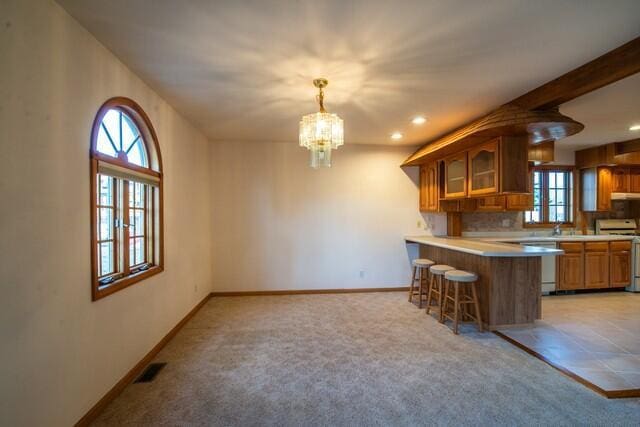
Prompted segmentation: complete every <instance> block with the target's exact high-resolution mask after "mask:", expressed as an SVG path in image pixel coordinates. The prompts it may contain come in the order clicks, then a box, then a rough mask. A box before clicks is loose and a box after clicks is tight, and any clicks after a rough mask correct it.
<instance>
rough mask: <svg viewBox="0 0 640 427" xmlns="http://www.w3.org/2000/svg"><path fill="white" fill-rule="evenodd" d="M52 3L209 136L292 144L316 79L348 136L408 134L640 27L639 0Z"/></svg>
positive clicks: (383, 139)
mask: <svg viewBox="0 0 640 427" xmlns="http://www.w3.org/2000/svg"><path fill="white" fill-rule="evenodd" d="M58 1H59V3H61V4H62V6H63V7H65V8H66V10H68V11H69V12H70V13H71V14H72V15H73V16H74V17H75V18H76V19H78V21H80V22H81V23H82V24H83V25H84V26H85V27H86V28H88V29H89V31H91V32H92V33H93V34H94V35H95V36H96V38H97V39H98V40H100V41H101V42H102V43H104V44H105V45H106V46H107V47H108V48H110V49H111V50H112V51H113V52H114V53H115V54H116V55H117V56H118V57H119V58H121V60H122V61H123V62H124V63H126V64H127V65H128V66H129V67H130V68H131V69H132V70H133V71H134V72H136V73H137V74H138V75H140V76H141V77H142V78H143V79H144V80H145V81H146V82H147V83H148V84H149V85H150V86H152V87H153V88H154V89H156V90H157V91H158V92H159V93H160V94H161V95H162V96H163V97H164V98H165V99H167V101H169V102H170V103H171V104H172V105H173V106H174V107H175V108H176V109H177V110H179V111H180V112H182V113H183V114H184V115H185V116H186V117H187V118H189V119H190V120H191V121H192V122H193V123H194V124H195V125H196V126H198V127H199V128H200V129H202V130H203V131H204V132H205V133H206V134H207V135H208V136H209V138H210V139H211V140H214V141H215V140H221V141H291V142H295V141H297V132H298V120H299V118H300V116H301V115H303V114H306V113H309V112H314V111H316V109H317V106H316V105H315V94H316V92H315V88H314V87H313V86H312V83H311V81H312V79H313V78H315V77H320V76H322V77H326V78H328V79H329V82H330V83H329V87H328V88H327V89H326V100H325V104H326V106H327V109H328V110H329V111H331V112H335V113H338V114H339V115H340V116H341V117H342V118H343V119H344V120H345V140H346V143H373V144H399V143H400V144H417V143H420V142H423V141H425V140H426V139H428V138H432V137H434V136H437V135H439V134H441V133H443V132H445V131H448V130H451V129H452V128H455V127H457V126H459V125H461V124H464V123H465V122H466V121H468V120H470V119H473V118H475V117H478V116H480V115H482V114H484V113H486V112H488V111H489V110H491V109H492V108H495V107H497V106H499V105H500V104H502V103H504V102H507V101H509V100H511V99H513V98H515V97H516V96H518V95H521V94H523V93H524V92H526V91H528V90H530V89H532V88H535V87H537V86H539V85H540V84H542V83H544V82H546V81H548V80H550V79H552V78H555V77H557V76H559V75H561V74H563V73H565V72H567V71H569V70H571V69H573V68H575V67H577V66H579V65H582V64H583V63H585V62H587V61H589V60H591V59H593V58H595V57H597V56H599V55H601V54H603V53H605V52H607V51H609V50H611V49H613V48H615V47H617V46H619V45H621V44H623V43H625V42H627V41H629V40H631V39H633V38H634V37H636V36H637V35H638V34H639V33H640V31H639V30H640V1H638V0H615V1H601V0H580V1H578V0H575V1H567V0H536V1H516V0H483V1H475V0H466V1H455V0H439V1H426V0H403V1H389V0H352V1H346V0H332V1H328V0H316V1H308V0H289V1H286V0H255V1H245V0H237V1H231V0H229V1H211V0H190V1H175V0H136V1H131V0H109V1H104V0H58ZM416 113H421V114H424V115H426V116H427V118H428V119H429V121H428V122H427V123H426V124H425V125H423V126H421V127H416V126H414V125H412V124H411V123H410V119H411V117H412V116H413V115H414V114H416ZM576 118H577V119H578V120H580V117H576ZM395 130H400V131H402V132H404V134H405V137H404V138H403V140H402V141H400V142H391V141H390V139H389V134H390V133H391V132H392V131H395Z"/></svg>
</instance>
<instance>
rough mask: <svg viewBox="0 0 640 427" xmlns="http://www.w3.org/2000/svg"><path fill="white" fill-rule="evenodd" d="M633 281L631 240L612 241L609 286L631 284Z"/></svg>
mask: <svg viewBox="0 0 640 427" xmlns="http://www.w3.org/2000/svg"><path fill="white" fill-rule="evenodd" d="M630 283H631V242H627V241H622V242H611V243H610V257H609V286H611V287H612V288H616V287H622V286H629V284H630Z"/></svg>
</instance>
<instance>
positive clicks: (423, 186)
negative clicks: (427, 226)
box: [420, 165, 429, 212]
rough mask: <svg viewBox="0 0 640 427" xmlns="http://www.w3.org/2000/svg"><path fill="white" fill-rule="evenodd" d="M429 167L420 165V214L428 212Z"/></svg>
mask: <svg viewBox="0 0 640 427" xmlns="http://www.w3.org/2000/svg"><path fill="white" fill-rule="evenodd" d="M428 191H429V190H428V188H427V167H426V166H425V165H420V212H426V211H427V210H428V209H427V194H428Z"/></svg>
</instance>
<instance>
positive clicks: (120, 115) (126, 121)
mask: <svg viewBox="0 0 640 427" xmlns="http://www.w3.org/2000/svg"><path fill="white" fill-rule="evenodd" d="M91 205H92V218H91V224H92V232H91V255H92V284H91V286H92V298H93V300H97V299H100V298H103V297H105V296H107V295H110V294H112V293H114V292H116V291H118V290H121V289H124V288H125V287H127V286H130V285H132V284H134V283H138V282H140V281H142V280H144V279H146V278H148V277H150V276H152V275H155V274H157V273H160V272H161V271H162V268H163V240H162V229H163V227H162V168H161V157H160V149H159V146H158V141H157V138H156V134H155V131H154V130H153V127H152V126H151V122H150V121H149V118H148V117H147V115H146V114H145V113H144V111H143V110H142V108H141V107H140V106H139V105H138V104H136V103H135V102H134V101H132V100H130V99H128V98H112V99H110V100H108V101H107V102H106V103H105V104H103V106H102V107H100V109H99V111H98V114H97V115H96V118H95V120H94V124H93V130H92V134H91Z"/></svg>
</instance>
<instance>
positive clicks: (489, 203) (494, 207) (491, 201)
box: [476, 196, 507, 212]
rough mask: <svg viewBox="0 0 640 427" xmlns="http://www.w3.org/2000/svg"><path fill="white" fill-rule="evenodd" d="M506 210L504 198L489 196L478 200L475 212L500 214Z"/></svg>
mask: <svg viewBox="0 0 640 427" xmlns="http://www.w3.org/2000/svg"><path fill="white" fill-rule="evenodd" d="M506 208H507V201H506V197H505V196H491V197H483V198H481V199H478V202H477V205H476V210H477V211H479V212H502V211H504V210H505V209H506Z"/></svg>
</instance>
